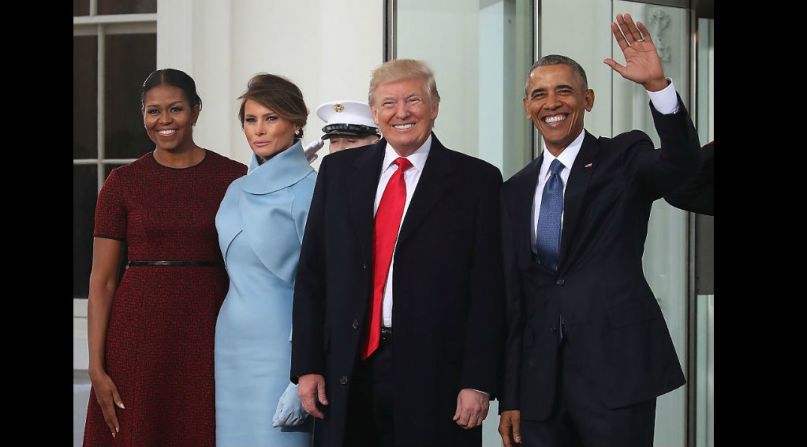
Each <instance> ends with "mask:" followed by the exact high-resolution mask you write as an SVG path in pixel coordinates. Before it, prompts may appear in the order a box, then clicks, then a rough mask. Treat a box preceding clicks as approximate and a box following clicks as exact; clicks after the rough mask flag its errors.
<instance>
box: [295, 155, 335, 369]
mask: <svg viewBox="0 0 807 447" xmlns="http://www.w3.org/2000/svg"><path fill="white" fill-rule="evenodd" d="M327 165H328V157H325V158H323V160H322V164H321V165H320V171H319V175H317V181H316V185H315V186H314V195H313V198H312V200H311V206H310V208H309V209H308V217H307V221H306V223H305V232H304V235H303V242H302V247H301V248H300V262H299V264H298V268H297V276H296V281H295V285H294V304H293V306H292V328H293V334H292V343H291V371H290V379H291V381H292V382H293V383H297V379H298V378H299V377H300V376H302V375H305V374H324V370H325V357H324V356H325V354H324V352H323V326H324V321H325V228H326V227H325V225H326V224H325V203H326V200H327V197H326V196H327V187H326V183H327V175H326V172H327Z"/></svg>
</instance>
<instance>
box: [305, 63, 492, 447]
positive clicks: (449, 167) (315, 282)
mask: <svg viewBox="0 0 807 447" xmlns="http://www.w3.org/2000/svg"><path fill="white" fill-rule="evenodd" d="M439 101H440V96H439V94H438V92H437V86H436V84H435V81H434V76H433V74H432V72H431V70H430V69H429V68H428V67H427V66H426V65H425V64H423V63H422V62H420V61H415V60H396V61H390V62H387V63H385V64H384V65H382V66H381V67H379V68H378V69H376V70H375V71H374V73H373V77H372V80H371V82H370V88H369V103H370V105H371V111H372V114H373V120H374V121H375V122H376V123H377V124H378V126H379V128H380V130H381V131H382V133H383V135H384V139H382V140H380V141H379V142H378V143H376V144H374V145H370V146H364V147H361V148H356V149H351V150H349V151H341V152H337V153H333V154H330V155H328V156H326V157H325V158H324V159H323V161H322V165H321V166H320V170H319V176H318V177H317V185H316V187H315V190H314V197H313V201H312V203H311V209H310V212H309V215H308V223H307V225H306V230H305V236H304V239H303V244H302V251H301V255H300V264H299V270H298V273H297V283H296V286H295V294H294V310H293V319H292V321H293V327H294V337H293V342H292V361H291V379H292V381H295V382H299V387H298V392H299V396H300V400H301V402H302V403H303V406H304V408H305V409H306V411H308V412H309V413H310V414H312V415H314V416H315V417H317V418H320V419H318V420H317V421H316V422H317V423H316V429H315V437H316V438H317V440H318V442H320V443H321V445H323V446H329V447H330V446H342V445H344V446H390V447H391V446H393V445H395V446H449V445H450V446H480V445H481V439H482V429H481V423H482V420H483V419H484V418H485V416H486V415H487V411H488V403H489V398H490V396H491V394H493V393H494V388H495V385H496V373H497V360H498V359H499V357H500V355H499V354H500V350H501V340H502V339H501V319H502V311H501V309H502V304H501V303H502V296H503V293H504V287H503V274H502V264H501V245H500V243H501V231H500V220H499V207H500V199H499V197H500V188H501V182H502V178H501V173H500V172H499V170H498V169H496V168H495V167H494V166H492V165H490V164H488V163H486V162H484V161H481V160H478V159H476V158H473V157H470V156H467V155H463V154H461V153H458V152H454V151H452V150H449V149H446V148H445V147H444V146H443V145H442V144H441V143H440V141H439V140H438V139H437V137H436V136H435V135H434V134H433V133H432V127H433V125H434V120H435V119H436V118H437V113H438V110H439ZM393 301H394V302H393ZM393 334H394V336H393Z"/></svg>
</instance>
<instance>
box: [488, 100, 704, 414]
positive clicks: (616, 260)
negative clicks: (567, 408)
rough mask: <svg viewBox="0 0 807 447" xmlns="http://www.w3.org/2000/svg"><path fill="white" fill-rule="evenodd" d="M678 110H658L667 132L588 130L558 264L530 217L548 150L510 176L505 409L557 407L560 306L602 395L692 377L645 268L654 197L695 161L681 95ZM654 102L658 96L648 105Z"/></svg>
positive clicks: (632, 393) (622, 402) (622, 398)
mask: <svg viewBox="0 0 807 447" xmlns="http://www.w3.org/2000/svg"><path fill="white" fill-rule="evenodd" d="M679 107H680V108H681V109H680V110H679V112H678V113H676V114H673V115H661V114H659V113H658V112H657V111H656V110H655V109H653V110H652V112H653V119H654V120H655V123H656V129H657V130H658V133H659V136H660V137H661V150H654V146H653V143H652V142H651V141H650V138H648V136H647V135H646V134H644V133H643V132H640V131H631V132H627V133H623V134H620V135H618V136H616V137H614V138H604V137H600V138H595V137H593V136H592V135H591V134H589V133H588V132H586V135H585V138H584V140H583V144H582V147H581V148H580V152H579V153H578V155H577V158H576V159H575V161H574V165H573V166H572V170H571V173H570V175H569V180H568V185H567V187H566V192H565V194H564V215H563V216H564V217H563V230H562V233H561V247H560V250H561V252H560V260H559V266H558V271H557V273H552V272H550V271H549V270H548V269H546V268H545V267H544V266H543V265H541V264H539V263H538V261H536V258H535V257H534V256H533V254H532V250H531V243H530V229H531V226H532V201H533V196H534V193H535V186H536V184H537V180H538V171H539V168H540V163H541V162H542V159H543V156H541V157H539V158H538V159H536V160H534V161H533V162H532V163H530V164H529V165H527V166H526V167H525V168H524V169H522V170H521V171H520V172H518V173H517V174H515V175H514V176H513V177H512V178H510V179H509V180H508V181H507V182H505V184H504V186H503V187H502V219H503V220H502V222H503V228H502V232H503V235H504V251H505V276H506V278H505V284H506V289H507V294H506V295H507V298H506V304H505V308H506V315H505V328H506V329H505V332H506V347H505V350H506V353H505V362H504V366H503V377H504V384H503V391H502V392H503V396H502V399H501V402H500V405H499V409H500V410H508V409H520V410H521V417H522V418H523V419H528V420H544V419H546V418H547V417H548V416H549V415H550V411H551V409H552V403H553V399H554V397H555V388H556V387H555V385H556V378H557V371H558V356H557V354H558V346H559V344H558V328H559V319H560V316H561V315H562V316H563V319H564V321H565V323H566V328H565V336H566V347H565V348H564V349H569V350H570V351H569V353H568V354H569V355H571V356H572V357H573V361H574V362H576V363H577V364H578V365H579V366H580V368H582V370H583V371H585V372H586V373H588V374H590V379H591V380H592V382H593V383H594V387H595V389H596V390H597V393H598V396H592V399H599V400H600V401H602V402H605V404H606V405H607V406H608V407H611V408H616V407H621V406H626V405H631V404H634V403H638V402H641V401H643V400H646V399H650V398H653V397H656V396H658V395H661V394H663V393H666V392H668V391H670V390H672V389H675V388H677V387H679V386H681V385H682V384H684V382H685V380H684V375H683V373H682V371H681V366H680V364H679V362H678V358H677V357H676V354H675V350H674V348H673V344H672V341H671V339H670V335H669V331H668V330H667V326H666V324H665V322H664V318H663V316H662V313H661V310H660V308H659V306H658V304H657V303H656V300H655V298H654V297H653V293H652V291H651V290H650V287H649V286H648V284H647V281H646V280H645V278H644V274H643V271H642V253H643V251H644V242H645V237H646V236H647V222H648V218H649V216H650V208H651V205H652V203H653V201H654V200H656V199H658V198H660V197H661V196H662V195H664V194H665V193H666V192H669V191H671V190H672V189H673V188H675V187H676V186H677V185H678V184H680V183H681V182H682V181H683V180H684V179H686V178H687V177H688V176H690V175H692V173H693V172H695V171H696V170H697V168H698V162H699V159H698V154H697V150H698V149H699V144H698V138H697V134H696V133H695V129H694V127H693V126H692V122H691V120H690V119H689V116H688V114H687V112H686V110H685V109H684V108H683V104H681V101H680V98H679ZM651 108H652V105H651Z"/></svg>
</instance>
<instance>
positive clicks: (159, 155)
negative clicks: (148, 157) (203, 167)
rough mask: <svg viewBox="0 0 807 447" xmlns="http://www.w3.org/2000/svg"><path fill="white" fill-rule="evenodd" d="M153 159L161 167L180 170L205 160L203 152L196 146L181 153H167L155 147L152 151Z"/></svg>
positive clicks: (167, 151)
mask: <svg viewBox="0 0 807 447" xmlns="http://www.w3.org/2000/svg"><path fill="white" fill-rule="evenodd" d="M153 157H154V159H155V160H156V161H157V163H159V164H161V165H163V166H168V167H170V168H177V169H182V168H189V167H191V166H195V165H197V164H199V163H200V162H201V161H202V160H203V159H204V158H205V150H204V149H202V148H201V147H199V146H196V145H193V147H191V148H190V149H186V150H183V151H176V150H173V151H169V150H166V149H160V148H159V147H157V148H156V149H154V152H153Z"/></svg>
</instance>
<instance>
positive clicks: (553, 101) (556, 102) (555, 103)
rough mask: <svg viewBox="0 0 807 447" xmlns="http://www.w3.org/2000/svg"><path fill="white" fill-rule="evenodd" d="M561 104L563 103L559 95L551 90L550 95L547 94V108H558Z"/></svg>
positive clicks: (545, 102)
mask: <svg viewBox="0 0 807 447" xmlns="http://www.w3.org/2000/svg"><path fill="white" fill-rule="evenodd" d="M561 104H562V103H561V102H560V99H559V97H558V95H556V94H555V93H554V92H551V93H549V94H548V95H546V101H544V107H545V108H547V109H557V108H558V107H560V106H561Z"/></svg>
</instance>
